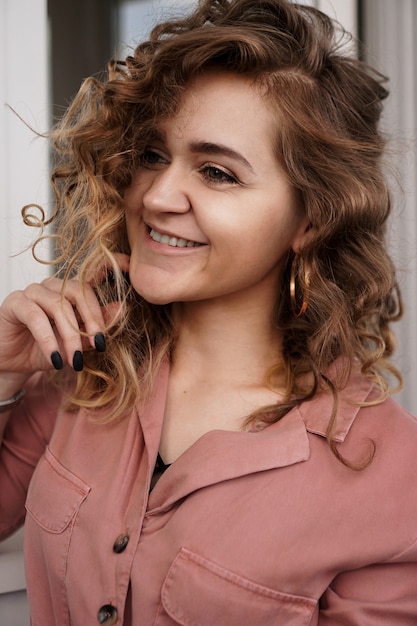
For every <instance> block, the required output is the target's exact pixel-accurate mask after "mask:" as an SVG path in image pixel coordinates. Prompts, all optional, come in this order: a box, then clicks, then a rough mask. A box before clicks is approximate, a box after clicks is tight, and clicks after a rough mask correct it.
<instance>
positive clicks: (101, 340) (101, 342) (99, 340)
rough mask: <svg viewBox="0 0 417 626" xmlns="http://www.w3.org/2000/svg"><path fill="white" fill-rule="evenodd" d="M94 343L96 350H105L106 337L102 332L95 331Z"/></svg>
mask: <svg viewBox="0 0 417 626" xmlns="http://www.w3.org/2000/svg"><path fill="white" fill-rule="evenodd" d="M94 345H95V347H96V350H97V352H105V351H106V338H105V336H104V335H103V333H97V334H96V335H95V337H94Z"/></svg>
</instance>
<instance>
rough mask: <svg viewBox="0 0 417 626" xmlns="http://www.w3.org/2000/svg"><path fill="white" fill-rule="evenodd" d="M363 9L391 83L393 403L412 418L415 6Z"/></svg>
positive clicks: (410, 1)
mask: <svg viewBox="0 0 417 626" xmlns="http://www.w3.org/2000/svg"><path fill="white" fill-rule="evenodd" d="M364 11H365V37H366V42H367V60H368V62H370V63H371V64H372V65H375V66H376V67H378V68H379V70H380V71H382V72H383V73H384V74H386V75H387V76H388V77H389V79H390V85H389V88H390V92H391V94H390V97H389V98H388V100H387V103H386V106H385V115H384V119H383V123H384V128H385V131H386V133H387V135H388V136H389V137H390V138H391V142H390V145H389V147H390V154H391V157H390V167H391V166H392V167H393V178H392V180H393V185H392V186H393V190H394V197H393V200H394V202H393V205H394V206H393V218H392V221H391V226H390V233H389V234H390V243H391V251H392V252H391V254H392V257H393V259H394V262H395V264H396V266H397V268H398V270H399V282H400V286H401V289H402V292H403V296H404V300H405V317H404V319H403V321H401V323H400V324H399V325H398V327H397V328H395V329H394V330H395V331H396V333H397V335H398V340H399V342H398V343H399V345H398V357H397V360H398V365H399V367H400V369H401V370H402V372H403V375H404V380H405V387H404V390H403V391H402V392H401V393H400V394H399V395H398V396H397V399H398V400H399V401H400V402H401V404H403V406H405V407H406V408H407V409H408V410H410V411H411V412H412V413H413V414H415V415H417V394H416V392H415V388H416V384H415V380H416V374H417V2H416V0H396V1H395V2H393V0H365V1H364Z"/></svg>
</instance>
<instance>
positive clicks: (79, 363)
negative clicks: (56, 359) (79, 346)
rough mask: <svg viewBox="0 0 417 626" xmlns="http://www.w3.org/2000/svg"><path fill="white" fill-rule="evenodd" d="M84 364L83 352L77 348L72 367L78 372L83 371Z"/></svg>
mask: <svg viewBox="0 0 417 626" xmlns="http://www.w3.org/2000/svg"><path fill="white" fill-rule="evenodd" d="M83 365H84V363H83V353H82V352H81V351H80V350H76V351H75V352H74V357H73V359H72V367H73V368H74V369H75V371H76V372H81V370H82V369H83Z"/></svg>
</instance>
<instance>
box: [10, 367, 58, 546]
mask: <svg viewBox="0 0 417 626" xmlns="http://www.w3.org/2000/svg"><path fill="white" fill-rule="evenodd" d="M25 390H26V395H25V396H24V398H23V399H22V401H21V402H20V403H19V404H18V406H17V407H16V408H15V409H14V410H13V412H12V414H11V416H10V419H9V421H8V423H7V426H6V429H5V431H4V438H3V442H2V444H1V447H0V540H3V539H5V538H6V537H8V536H9V535H11V534H12V533H13V532H14V531H15V530H16V529H17V528H19V526H21V525H22V524H23V522H24V518H25V501H26V492H27V489H28V486H29V482H30V479H31V477H32V474H33V472H34V470H35V467H36V465H37V463H38V461H39V459H40V457H41V456H42V454H43V453H44V450H45V447H46V445H47V443H48V441H49V439H50V438H51V435H52V431H53V427H54V424H55V420H56V415H57V411H58V407H59V403H60V398H59V394H58V392H57V390H56V389H55V387H54V386H53V385H52V384H51V383H48V381H47V377H46V375H45V374H35V375H34V376H32V378H30V379H29V381H28V382H27V384H26V385H25Z"/></svg>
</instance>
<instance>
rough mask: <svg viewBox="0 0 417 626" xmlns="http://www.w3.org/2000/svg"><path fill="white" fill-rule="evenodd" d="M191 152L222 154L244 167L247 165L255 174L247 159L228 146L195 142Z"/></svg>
mask: <svg viewBox="0 0 417 626" xmlns="http://www.w3.org/2000/svg"><path fill="white" fill-rule="evenodd" d="M189 148H190V150H191V152H193V153H197V152H198V153H201V154H220V155H223V156H226V157H230V158H231V159H235V160H236V161H240V163H242V164H243V165H245V166H246V167H247V168H248V169H250V171H251V172H253V173H255V171H254V169H253V167H252V165H251V164H250V163H249V161H248V160H247V159H245V157H244V156H243V155H242V154H240V153H239V152H236V150H233V149H232V148H229V147H228V146H224V145H222V144H219V143H211V142H210V141H193V142H191V143H190V146H189Z"/></svg>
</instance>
